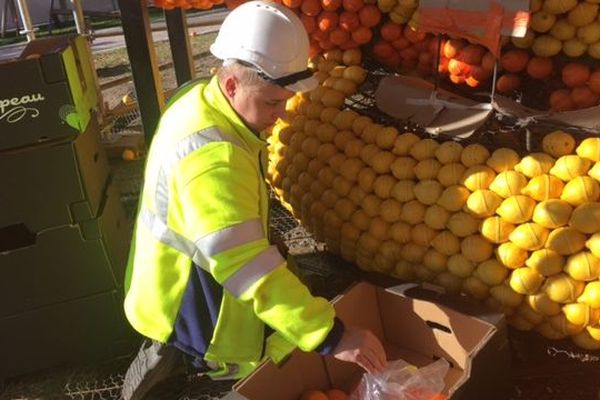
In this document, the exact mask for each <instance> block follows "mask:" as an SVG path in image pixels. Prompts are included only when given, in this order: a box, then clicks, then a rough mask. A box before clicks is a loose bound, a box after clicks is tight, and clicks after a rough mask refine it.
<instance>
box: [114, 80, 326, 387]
mask: <svg viewBox="0 0 600 400" xmlns="http://www.w3.org/2000/svg"><path fill="white" fill-rule="evenodd" d="M264 151H266V143H265V142H264V141H262V140H260V139H259V138H258V137H257V136H256V135H255V134H253V133H252V132H251V131H250V130H249V129H248V128H247V127H246V126H245V125H244V123H243V122H242V121H241V120H240V118H239V117H238V116H237V114H236V113H235V112H234V111H233V109H232V108H231V107H230V105H229V103H228V102H227V100H226V99H225V97H224V96H223V94H222V93H221V91H220V88H219V86H218V81H217V79H216V78H213V79H212V80H211V81H210V82H208V83H207V82H200V83H197V84H195V85H193V86H192V87H190V88H187V89H186V91H185V92H184V93H182V94H181V95H179V97H178V98H177V99H175V101H173V102H172V104H171V105H170V106H169V107H168V108H167V110H166V111H165V113H164V115H163V116H162V118H161V121H160V124H159V127H158V129H157V132H156V135H155V136H154V138H153V141H152V145H151V147H150V151H149V153H148V158H147V165H146V171H145V176H144V187H143V191H142V194H141V201H140V210H139V214H138V218H137V221H136V227H135V232H134V238H133V244H132V249H131V253H130V257H129V263H128V268H127V276H126V291H127V292H126V299H125V312H126V315H127V318H128V320H129V321H130V323H131V324H132V326H133V327H134V328H135V329H136V330H137V331H139V332H140V333H141V334H143V335H145V336H147V337H150V338H152V339H155V340H158V341H161V342H168V341H169V340H170V338H172V337H173V335H174V327H175V325H176V323H177V320H178V317H179V314H180V311H181V307H182V299H183V296H184V293H185V292H186V290H187V289H188V286H189V285H190V282H191V281H192V279H191V277H192V275H191V273H193V271H194V264H196V265H198V266H199V267H200V268H202V269H203V270H204V271H207V272H208V273H209V274H210V275H211V276H212V277H213V278H214V280H216V282H218V284H220V285H221V286H222V287H223V288H224V290H223V295H222V299H221V301H220V311H219V314H218V318H217V321H216V324H215V326H214V333H213V334H212V339H211V340H210V343H207V344H206V347H205V348H196V349H194V350H195V353H196V355H198V354H200V355H203V357H204V360H205V361H207V362H210V363H213V364H214V363H217V364H218V365H220V366H225V364H237V365H241V364H243V363H246V364H247V365H250V364H251V365H254V363H255V362H257V361H259V360H260V358H261V356H262V354H263V342H264V340H263V339H264V338H263V335H264V325H263V324H264V323H267V324H268V325H270V326H271V327H272V328H273V329H275V331H276V332H278V334H279V335H281V338H280V339H277V340H271V339H270V343H277V345H273V344H270V345H268V346H267V352H269V351H270V350H272V349H278V351H279V352H280V353H281V352H283V351H284V350H283V348H287V349H286V351H289V350H290V346H282V345H281V343H288V344H293V345H296V346H298V347H300V348H301V349H302V350H304V351H312V350H314V349H315V348H316V347H317V346H318V345H319V344H321V343H322V342H323V340H324V339H325V338H326V336H327V334H328V332H329V331H330V330H331V328H332V326H333V321H334V311H333V308H332V306H331V305H330V304H329V303H328V302H327V301H326V300H325V299H323V298H315V297H313V296H311V295H310V293H309V291H308V290H307V288H306V287H305V286H304V285H303V284H302V283H301V282H300V281H299V280H298V279H297V278H296V276H295V275H294V274H293V273H291V272H290V271H289V270H288V268H287V265H286V262H285V260H284V259H283V258H282V257H281V255H280V254H279V252H278V251H277V248H276V247H275V246H270V245H269V241H268V238H267V226H268V221H267V215H268V192H267V188H266V184H265V181H264V178H263V177H262V174H261V165H260V155H261V152H264ZM188 291H189V290H188ZM197 347H198V346H197ZM269 355H271V356H273V357H274V358H276V359H280V358H281V356H282V354H269ZM248 363H250V364H248ZM249 372H250V369H248V368H242V369H241V370H239V372H238V373H237V375H238V377H239V376H241V375H245V374H247V373H249Z"/></svg>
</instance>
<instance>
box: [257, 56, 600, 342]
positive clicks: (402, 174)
mask: <svg viewBox="0 0 600 400" xmlns="http://www.w3.org/2000/svg"><path fill="white" fill-rule="evenodd" d="M344 60H345V61H344ZM314 64H315V67H316V68H317V70H318V71H319V79H320V81H321V86H320V87H319V88H317V89H316V90H315V91H313V92H311V93H308V94H306V95H297V96H295V97H294V98H292V99H291V100H290V102H289V103H288V112H289V118H288V119H287V120H286V121H279V123H278V124H277V125H276V126H275V127H274V128H273V130H272V132H271V135H270V137H269V139H268V141H269V143H270V145H269V149H270V160H269V161H270V163H269V168H268V175H269V180H270V182H271V184H272V186H273V189H274V191H275V193H276V194H277V195H278V196H279V198H280V199H281V200H282V202H283V203H284V204H285V205H286V206H287V207H288V208H289V209H290V211H291V212H292V213H293V214H294V216H295V217H296V218H298V219H299V220H300V221H301V222H302V223H303V224H304V225H305V226H306V227H307V229H308V230H309V231H311V232H312V233H313V234H314V235H315V237H316V238H317V239H319V240H322V241H324V242H326V243H327V245H328V248H329V250H330V251H332V252H334V253H336V254H339V255H340V256H341V257H343V258H344V259H346V260H348V261H350V262H352V263H355V264H356V265H358V266H359V267H360V268H362V269H364V270H368V271H377V272H380V273H384V274H389V275H393V276H396V277H399V278H401V279H404V280H409V281H431V282H435V283H437V284H439V285H441V286H444V287H445V288H446V290H447V291H449V292H452V293H459V292H462V293H466V294H468V295H470V296H473V297H475V298H477V299H480V300H481V301H484V302H485V303H486V304H488V305H489V306H491V307H494V308H496V309H500V310H502V311H503V312H505V313H506V315H507V316H508V320H509V322H510V323H511V324H512V325H513V326H515V327H516V328H518V329H524V330H531V329H535V330H537V331H539V332H540V333H542V334H543V335H544V336H546V337H548V338H556V339H558V338H563V337H566V336H570V337H572V339H573V341H574V342H575V343H577V344H578V345H579V346H581V347H584V348H588V349H598V348H600V324H599V320H600V281H599V276H600V203H599V198H600V183H599V182H600V137H589V138H587V139H585V140H583V141H581V142H580V143H579V144H577V143H576V141H575V140H574V138H573V137H572V136H571V135H570V134H569V133H566V132H563V131H555V132H551V133H549V134H547V135H545V137H544V138H543V142H542V147H543V152H539V153H532V154H528V155H526V156H524V157H521V156H520V155H519V154H518V153H516V152H515V151H514V150H512V149H508V148H500V149H497V150H495V151H493V152H491V153H490V151H489V150H488V149H486V148H485V147H484V146H481V145H479V144H469V145H466V146H463V145H462V144H460V143H458V142H455V141H445V142H438V141H436V140H433V139H431V138H425V139H423V138H420V137H418V136H417V135H415V134H413V133H410V132H403V133H401V132H399V131H398V130H397V129H396V128H395V127H391V126H384V125H382V124H379V123H377V122H376V121H373V120H372V119H371V118H369V117H368V116H365V115H361V114H359V113H357V112H355V111H353V110H349V109H343V107H344V100H345V99H346V98H347V97H348V96H350V95H352V94H354V93H356V88H357V87H358V85H360V84H361V83H362V81H363V80H364V79H365V77H366V73H365V71H364V70H363V69H362V68H361V67H360V66H359V64H360V53H356V50H353V53H347V52H343V51H341V50H336V51H331V52H328V53H325V54H324V55H323V56H320V57H319V58H318V59H316V60H314Z"/></svg>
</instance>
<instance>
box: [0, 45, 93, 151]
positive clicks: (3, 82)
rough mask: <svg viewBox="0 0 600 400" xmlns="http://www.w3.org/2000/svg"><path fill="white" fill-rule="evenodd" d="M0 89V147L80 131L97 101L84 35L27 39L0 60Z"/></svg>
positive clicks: (9, 146)
mask: <svg viewBox="0 0 600 400" xmlns="http://www.w3.org/2000/svg"><path fill="white" fill-rule="evenodd" d="M0 88H2V89H1V90H0V132H2V134H1V135H0V150H1V149H11V148H15V147H21V146H25V145H30V144H34V143H39V142H44V141H48V140H53V139H57V138H65V137H72V136H74V135H76V134H77V133H80V132H84V131H85V129H86V128H87V126H88V123H89V122H90V119H91V115H92V110H94V109H95V108H96V107H97V101H98V96H97V93H96V85H95V75H94V70H93V67H92V63H91V60H90V51H89V46H88V44H87V43H86V39H85V38H84V37H82V36H76V37H66V36H63V37H52V38H47V39H39V40H34V41H32V42H29V43H28V44H27V47H25V49H24V50H23V53H22V54H21V56H20V57H19V58H18V59H14V60H10V61H7V62H2V63H0Z"/></svg>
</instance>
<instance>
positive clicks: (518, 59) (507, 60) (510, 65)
mask: <svg viewBox="0 0 600 400" xmlns="http://www.w3.org/2000/svg"><path fill="white" fill-rule="evenodd" d="M528 61H529V53H527V51H526V50H509V51H507V52H506V53H504V54H503V55H502V56H501V57H500V65H501V66H502V68H504V69H505V70H506V71H508V72H512V73H515V74H516V73H518V72H521V71H523V70H524V69H525V67H527V62H528Z"/></svg>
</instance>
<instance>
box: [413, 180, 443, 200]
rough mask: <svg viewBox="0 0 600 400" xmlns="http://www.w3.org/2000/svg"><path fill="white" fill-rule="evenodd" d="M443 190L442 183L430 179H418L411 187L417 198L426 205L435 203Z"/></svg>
mask: <svg viewBox="0 0 600 400" xmlns="http://www.w3.org/2000/svg"><path fill="white" fill-rule="evenodd" d="M443 190H444V187H443V186H442V184H441V183H439V182H438V181H434V180H432V179H429V180H425V181H419V182H418V183H417V184H416V185H415V186H414V188H413V192H414V193H415V197H416V198H417V200H419V201H420V202H421V203H423V204H426V205H428V206H430V205H432V204H435V202H436V201H437V200H438V199H439V197H440V196H441V194H442V191H443Z"/></svg>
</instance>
